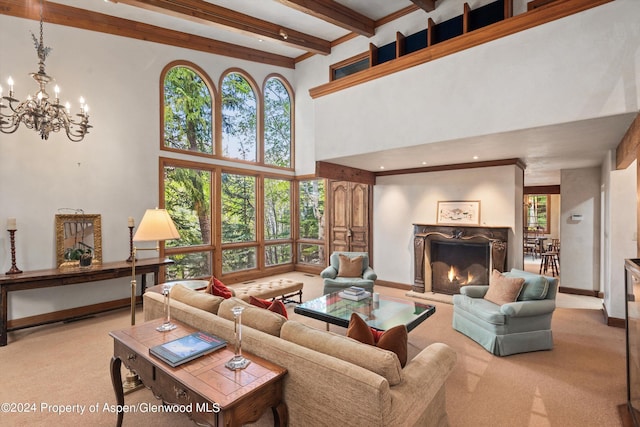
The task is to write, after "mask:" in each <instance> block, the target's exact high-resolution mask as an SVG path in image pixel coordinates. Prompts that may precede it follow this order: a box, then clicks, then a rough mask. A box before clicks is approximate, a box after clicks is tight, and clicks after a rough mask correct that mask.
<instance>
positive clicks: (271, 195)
mask: <svg viewBox="0 0 640 427" xmlns="http://www.w3.org/2000/svg"><path fill="white" fill-rule="evenodd" d="M264 240H265V266H267V267H269V266H273V265H279V264H286V263H290V262H291V261H292V251H291V244H292V242H291V181H286V180H282V179H272V178H265V179H264Z"/></svg>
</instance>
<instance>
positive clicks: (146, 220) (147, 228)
mask: <svg viewBox="0 0 640 427" xmlns="http://www.w3.org/2000/svg"><path fill="white" fill-rule="evenodd" d="M179 238H180V234H179V233H178V230H177V229H176V226H175V224H174V223H173V220H172V219H171V217H170V216H169V213H168V212H167V210H166V209H147V211H146V212H145V213H144V216H143V217H142V221H140V225H139V226H138V230H136V234H135V236H133V240H134V241H136V242H152V241H162V240H172V239H179Z"/></svg>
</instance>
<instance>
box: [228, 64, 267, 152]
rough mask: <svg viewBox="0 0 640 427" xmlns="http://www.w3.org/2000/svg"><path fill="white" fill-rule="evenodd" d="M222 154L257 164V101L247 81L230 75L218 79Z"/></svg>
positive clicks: (240, 76)
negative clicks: (220, 96)
mask: <svg viewBox="0 0 640 427" xmlns="http://www.w3.org/2000/svg"><path fill="white" fill-rule="evenodd" d="M220 91H221V93H222V155H223V156H224V157H230V158H232V159H239V160H245V161H249V162H256V161H257V145H258V144H257V136H258V132H257V128H258V115H257V101H256V94H255V92H254V91H253V88H252V87H251V84H249V81H248V80H247V79H246V78H245V77H244V76H242V75H241V74H240V73H237V72H231V73H229V74H227V75H226V76H225V77H224V79H223V80H222V84H221V88H220Z"/></svg>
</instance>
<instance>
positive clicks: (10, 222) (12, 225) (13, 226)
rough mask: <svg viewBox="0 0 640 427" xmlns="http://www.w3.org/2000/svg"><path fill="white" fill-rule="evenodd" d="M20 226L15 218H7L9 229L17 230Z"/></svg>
mask: <svg viewBox="0 0 640 427" xmlns="http://www.w3.org/2000/svg"><path fill="white" fill-rule="evenodd" d="M17 229H18V226H17V225H16V219H15V218H7V230H17Z"/></svg>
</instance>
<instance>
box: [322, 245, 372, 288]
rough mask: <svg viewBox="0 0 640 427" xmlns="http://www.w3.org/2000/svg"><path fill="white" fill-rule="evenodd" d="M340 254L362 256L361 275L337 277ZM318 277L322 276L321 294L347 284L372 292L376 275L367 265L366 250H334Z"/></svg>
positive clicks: (367, 255) (367, 256) (352, 256)
mask: <svg viewBox="0 0 640 427" xmlns="http://www.w3.org/2000/svg"><path fill="white" fill-rule="evenodd" d="M340 254H342V255H346V256H348V257H349V258H355V257H357V256H362V276H360V277H338V270H339V269H340V257H339V255H340ZM320 277H322V279H323V284H324V291H323V294H324V295H327V294H331V293H333V292H339V291H341V290H343V289H345V288H348V287H349V286H359V287H361V288H364V289H365V290H367V291H369V292H373V285H374V284H375V281H376V279H377V278H378V275H377V274H376V272H375V271H373V269H372V268H371V267H369V254H368V253H367V252H334V253H332V254H331V257H330V258H329V266H328V267H327V268H325V269H324V270H322V272H321V273H320Z"/></svg>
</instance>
